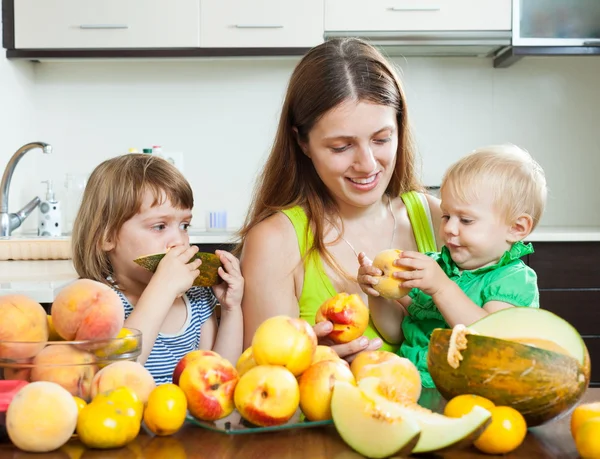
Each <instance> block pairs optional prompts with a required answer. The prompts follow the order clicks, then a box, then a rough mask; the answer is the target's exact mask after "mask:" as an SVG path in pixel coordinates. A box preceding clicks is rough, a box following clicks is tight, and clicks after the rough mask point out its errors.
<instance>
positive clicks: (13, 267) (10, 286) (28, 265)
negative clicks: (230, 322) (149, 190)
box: [0, 226, 600, 303]
mask: <svg viewBox="0 0 600 459" xmlns="http://www.w3.org/2000/svg"><path fill="white" fill-rule="evenodd" d="M526 241H527V242H533V244H534V247H535V243H536V242H581V241H600V228H599V227H543V226H542V227H539V228H537V229H536V230H535V231H534V232H533V233H532V234H531V235H530V236H529V237H528V238H527V240H526ZM190 242H191V243H193V244H221V243H231V242H235V232H234V231H225V232H216V231H215V232H213V231H198V232H191V233H190ZM76 278H77V274H76V272H75V269H74V268H73V264H72V263H71V260H40V261H29V260H26V261H3V262H0V295H7V294H9V293H21V294H24V295H28V296H30V297H31V298H33V299H35V300H36V301H39V302H40V303H51V302H52V301H53V300H54V297H55V296H56V293H57V292H58V291H59V290H60V289H61V288H62V287H64V286H65V285H67V284H68V283H69V282H72V281H73V280H75V279H76Z"/></svg>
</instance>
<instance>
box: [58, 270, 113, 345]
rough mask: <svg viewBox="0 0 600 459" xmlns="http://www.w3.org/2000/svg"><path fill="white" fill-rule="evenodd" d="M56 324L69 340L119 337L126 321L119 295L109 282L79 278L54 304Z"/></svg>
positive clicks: (63, 290) (63, 335) (62, 291)
mask: <svg viewBox="0 0 600 459" xmlns="http://www.w3.org/2000/svg"><path fill="white" fill-rule="evenodd" d="M51 314H52V323H53V325H54V328H55V329H56V332H57V333H58V334H59V335H60V336H62V337H63V338H64V339H65V340H67V341H73V340H76V341H80V340H91V339H111V338H115V337H116V336H117V334H118V333H119V331H120V330H121V328H123V324H124V322H125V315H124V311H123V304H122V303H121V299H120V298H119V295H117V293H116V292H115V291H114V290H113V289H112V288H110V287H108V286H107V285H104V284H102V283H100V282H96V281H93V280H90V279H79V280H76V281H75V282H73V283H71V284H69V285H67V286H66V287H65V288H63V289H62V290H61V291H60V292H59V293H58V295H57V296H56V298H55V300H54V303H52V310H51Z"/></svg>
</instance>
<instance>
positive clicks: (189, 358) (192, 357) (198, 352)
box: [173, 349, 220, 385]
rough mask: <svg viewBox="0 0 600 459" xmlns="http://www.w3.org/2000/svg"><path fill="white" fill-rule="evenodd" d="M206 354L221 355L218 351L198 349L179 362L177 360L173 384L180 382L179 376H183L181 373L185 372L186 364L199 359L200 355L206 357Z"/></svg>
mask: <svg viewBox="0 0 600 459" xmlns="http://www.w3.org/2000/svg"><path fill="white" fill-rule="evenodd" d="M206 355H212V356H216V357H220V356H219V354H217V353H216V352H214V351H209V350H205V349H198V350H196V351H191V352H188V353H187V354H185V355H184V356H183V358H182V359H181V360H180V361H179V362H177V365H175V369H174V370H173V384H177V385H178V384H179V378H180V377H181V373H183V370H184V369H185V367H186V366H188V364H189V363H190V362H193V361H195V360H198V359H199V358H200V357H204V356H206Z"/></svg>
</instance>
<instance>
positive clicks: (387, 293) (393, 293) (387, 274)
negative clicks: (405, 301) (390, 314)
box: [373, 249, 410, 300]
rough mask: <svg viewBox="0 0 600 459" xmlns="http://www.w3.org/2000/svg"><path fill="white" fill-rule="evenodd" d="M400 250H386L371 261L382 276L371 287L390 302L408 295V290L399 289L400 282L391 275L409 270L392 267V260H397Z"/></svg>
mask: <svg viewBox="0 0 600 459" xmlns="http://www.w3.org/2000/svg"><path fill="white" fill-rule="evenodd" d="M401 253H402V250H398V249H388V250H383V251H382V252H379V253H378V254H377V256H375V259H374V260H373V266H374V267H376V268H379V269H381V271H382V272H383V274H382V275H381V276H379V277H378V278H377V279H378V283H377V284H375V285H374V286H373V288H374V289H375V290H377V292H378V293H379V294H380V295H381V296H382V297H383V298H387V299H390V300H397V299H400V298H402V297H403V296H406V295H408V292H410V289H409V288H401V287H400V284H401V283H402V281H401V280H400V279H396V278H395V277H394V276H393V274H394V273H395V272H398V271H409V269H407V268H404V267H400V266H394V260H396V259H398V257H399V256H400V254H401Z"/></svg>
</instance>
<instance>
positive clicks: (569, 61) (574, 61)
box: [0, 58, 600, 228]
mask: <svg viewBox="0 0 600 459" xmlns="http://www.w3.org/2000/svg"><path fill="white" fill-rule="evenodd" d="M296 62H297V59H296V58H288V59H270V60H269V59H256V60H243V59H230V60H195V61H166V60H163V61H155V62H125V61H124V62H114V61H113V62H89V61H70V62H43V63H39V64H23V65H22V66H21V65H20V64H18V63H17V64H15V63H12V62H6V60H5V59H2V60H1V61H0V81H2V82H5V84H6V82H7V83H8V88H5V87H2V88H0V91H5V92H6V93H7V96H8V97H9V100H10V101H12V102H11V106H13V105H14V106H17V105H18V106H19V107H20V108H19V113H20V117H21V120H26V119H27V118H33V119H34V121H33V122H32V123H31V124H30V125H28V126H26V127H25V125H23V124H22V122H19V121H16V120H15V117H14V116H13V115H9V114H7V113H5V111H3V114H2V115H1V116H4V117H6V118H7V121H8V123H7V122H6V121H5V123H3V126H9V129H11V126H12V130H14V131H15V132H11V133H10V134H11V135H12V136H16V133H17V132H21V134H20V136H18V138H19V139H21V138H22V140H27V141H28V140H34V138H35V139H36V140H37V139H38V138H39V139H40V140H44V141H47V142H50V143H51V144H52V145H53V146H54V151H55V153H54V154H53V155H52V157H50V156H48V157H45V158H42V155H41V153H39V152H37V153H34V152H31V153H30V154H29V155H30V157H29V158H26V160H27V161H24V163H23V165H20V166H19V167H20V168H22V169H21V170H20V171H17V172H18V173H20V174H23V173H24V170H23V169H25V168H26V167H28V166H26V164H32V163H33V162H34V161H35V162H36V164H43V167H37V168H36V169H35V172H34V173H31V174H29V175H28V178H29V179H30V180H31V181H30V182H28V183H27V184H25V182H23V181H20V182H19V183H17V182H15V184H14V186H13V193H14V190H15V189H17V188H19V187H20V191H19V192H18V193H19V195H20V196H22V198H23V199H22V200H21V202H20V203H19V204H24V203H25V199H26V197H27V196H28V195H30V194H32V193H33V192H34V191H36V190H37V191H38V192H39V193H42V192H43V190H44V188H43V185H41V184H39V181H40V180H44V179H46V178H51V179H53V180H55V182H56V183H57V184H58V185H59V190H58V191H62V190H61V189H60V188H61V187H62V184H63V182H64V174H65V173H66V172H81V173H89V172H90V171H91V170H92V169H93V167H94V166H95V165H96V164H98V163H99V162H100V161H102V160H104V159H106V158H109V157H111V156H114V155H116V154H120V153H123V152H126V151H127V149H128V148H129V147H132V146H135V147H138V148H142V147H144V146H150V145H152V144H160V145H162V146H163V149H165V150H167V151H182V152H183V153H184V155H185V160H184V161H185V169H184V173H185V175H186V176H187V178H188V179H189V180H190V182H191V184H192V187H193V189H194V192H195V196H196V202H197V205H196V208H195V211H194V214H195V220H196V224H195V226H196V228H202V227H203V226H204V214H205V212H206V211H207V210H210V209H217V208H225V209H227V211H228V213H229V224H230V226H232V227H237V226H239V225H240V224H241V222H242V220H243V217H244V215H245V212H246V209H247V206H248V203H249V200H250V195H251V191H252V184H253V180H254V177H255V175H256V173H257V171H258V169H259V167H260V165H261V164H262V163H263V161H264V158H265V156H266V154H267V153H268V151H269V148H270V144H271V141H272V137H273V133H274V130H275V127H276V123H277V116H278V111H279V109H280V106H281V102H282V99H283V95H284V92H285V88H286V85H287V80H288V78H289V75H290V74H291V72H292V70H293V67H294V65H295V63H296ZM396 62H397V63H398V65H399V66H400V67H401V68H402V72H403V79H404V81H405V85H406V89H407V97H408V103H409V107H410V111H411V116H412V120H413V127H414V129H415V132H416V135H417V140H418V145H419V150H420V153H421V157H422V163H423V177H424V181H425V182H426V183H427V184H437V183H439V180H440V177H441V175H442V173H443V170H444V169H445V168H446V166H447V165H448V164H449V163H451V162H452V161H454V160H455V159H457V158H458V157H460V156H462V155H463V154H465V153H467V152H468V151H470V150H472V149H473V148H475V147H477V146H482V145H485V144H489V143H495V142H513V143H516V144H518V145H521V146H523V147H525V148H527V149H528V150H529V151H530V152H531V153H532V154H533V155H534V156H535V157H536V159H538V161H539V162H540V163H541V164H542V166H543V167H544V168H545V170H546V174H547V177H548V182H549V185H550V188H551V193H550V199H549V204H548V208H547V213H546V215H545V217H544V219H543V221H542V225H544V226H553V225H560V226H564V225H575V226H600V212H597V209H600V193H599V191H600V190H599V186H598V181H597V179H596V175H597V172H596V171H597V170H599V169H600V155H599V153H600V151H599V150H600V142H599V141H600V133H599V129H598V121H597V120H598V118H599V115H600V92H599V91H597V75H598V74H600V59H598V58H527V59H525V60H522V61H520V62H518V63H517V64H515V65H514V66H513V67H510V68H508V69H494V68H492V65H491V61H489V60H485V59H476V58H446V59H441V58H435V59H428V58H411V59H410V60H407V61H406V60H400V59H398V60H397V61H396ZM28 66H33V68H34V78H33V80H34V83H33V84H32V83H31V81H30V80H31V75H30V72H29V70H30V69H28V68H27V67H28ZM16 69H20V73H19V72H17V71H16ZM3 86H4V85H3ZM0 94H3V92H0ZM0 100H1V101H2V102H3V106H6V105H5V104H4V97H3V98H2V99H0ZM23 101H25V103H23ZM27 110H29V111H27ZM27 115H30V117H29V116H27ZM25 134H26V135H25ZM2 137H3V136H0V146H2V149H1V151H0V164H5V163H6V161H7V160H8V157H9V154H11V153H12V150H13V149H14V148H8V150H7V147H8V146H7V145H6V141H5V139H2ZM25 137H26V138H25ZM15 142H16V144H18V145H20V141H17V140H15V141H13V143H15ZM21 143H24V142H21ZM18 145H16V146H18ZM33 156H35V158H33ZM50 159H51V161H50ZM38 162H39V163H38ZM25 189H27V190H26V192H25ZM15 194H16V193H15ZM59 196H60V194H59ZM34 223H35V222H29V227H31V228H34V227H35V226H31V225H32V224H34Z"/></svg>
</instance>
